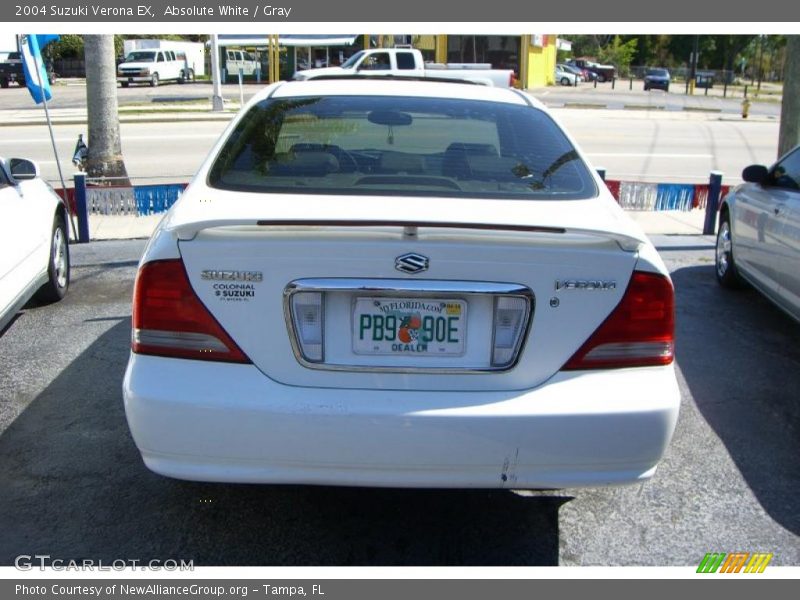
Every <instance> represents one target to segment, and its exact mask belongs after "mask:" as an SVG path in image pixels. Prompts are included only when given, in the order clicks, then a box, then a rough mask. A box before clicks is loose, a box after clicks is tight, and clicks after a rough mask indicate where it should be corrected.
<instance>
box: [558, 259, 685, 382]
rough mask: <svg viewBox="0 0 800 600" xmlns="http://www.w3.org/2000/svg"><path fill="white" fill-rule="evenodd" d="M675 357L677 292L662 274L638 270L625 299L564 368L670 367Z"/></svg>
mask: <svg viewBox="0 0 800 600" xmlns="http://www.w3.org/2000/svg"><path fill="white" fill-rule="evenodd" d="M674 354H675V293H674V290H673V288H672V283H671V282H670V280H669V279H668V278H666V277H664V276H663V275H658V274H655V273H644V272H641V271H636V272H634V273H633V276H632V277H631V280H630V283H629V284H628V289H627V290H625V295H624V296H623V297H622V300H621V301H620V303H619V304H618V305H617V307H616V308H615V309H614V311H613V312H612V313H611V314H610V315H609V316H608V318H607V319H606V320H605V321H604V322H603V324H602V325H601V326H600V327H599V328H598V329H597V331H595V332H594V333H593V334H592V336H591V337H590V338H589V339H588V340H587V341H586V343H585V344H584V345H583V346H582V347H581V349H580V350H578V351H577V352H576V353H575V354H574V355H573V356H572V358H570V359H569V361H567V364H566V365H564V367H563V369H565V370H570V369H610V368H616V367H642V366H652V365H668V364H670V363H671V362H672V360H673V358H674Z"/></svg>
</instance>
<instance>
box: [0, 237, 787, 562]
mask: <svg viewBox="0 0 800 600" xmlns="http://www.w3.org/2000/svg"><path fill="white" fill-rule="evenodd" d="M654 242H655V243H656V246H657V247H658V248H659V250H660V251H661V253H662V256H663V257H664V258H665V260H666V262H667V265H668V266H669V268H670V271H671V272H672V276H673V279H674V282H675V286H676V300H677V309H676V313H677V351H676V356H677V367H678V372H679V382H680V385H681V390H682V409H681V415H680V419H679V422H678V426H677V430H676V433H675V437H674V439H673V441H672V444H671V446H670V448H669V450H668V452H667V455H666V457H665V459H664V461H663V462H662V463H661V466H660V467H659V470H658V472H657V473H656V476H655V477H654V479H653V480H652V481H650V482H648V483H646V484H643V485H641V486H634V487H625V488H608V489H584V490H561V491H554V492H534V493H530V492H520V493H513V492H509V491H497V492H494V491H432V490H428V491H415V490H383V489H355V488H327V487H302V486H255V485H225V484H202V483H189V482H180V481H176V480H170V479H165V478H162V477H159V476H157V475H154V474H152V473H150V472H149V471H148V470H147V469H146V468H145V467H144V465H143V464H142V462H141V459H140V457H139V454H138V452H137V450H136V448H135V447H134V444H133V441H132V440H131V437H130V434H129V432H128V428H127V425H126V422H125V417H124V411H123V405H122V393H121V381H122V375H123V372H124V369H125V364H126V360H127V357H128V347H129V338H130V297H131V292H132V287H133V279H134V275H135V270H136V264H137V260H138V258H139V256H140V255H141V252H142V250H143V248H144V243H145V242H144V241H143V240H129V241H108V242H93V243H91V244H87V245H81V246H74V247H73V261H74V272H73V284H72V288H71V290H70V293H69V294H68V296H67V298H66V299H65V300H64V301H62V302H61V303H59V304H56V305H51V306H35V305H30V306H28V307H27V308H26V309H25V310H24V311H23V312H22V313H21V314H20V315H19V316H18V318H17V319H16V320H15V321H13V322H12V323H11V325H10V326H9V327H8V328H7V329H6V330H5V331H4V332H2V334H0V489H2V490H3V501H2V503H0V531H2V532H3V534H2V536H0V564H2V565H10V564H13V562H14V559H15V557H16V556H18V555H20V554H30V555H34V554H49V555H50V556H51V557H53V558H62V559H82V558H93V559H102V560H103V561H112V560H114V559H140V560H147V559H162V560H163V559H167V558H174V559H185V560H194V561H195V564H196V565H697V564H698V563H699V562H700V560H701V559H702V557H703V555H704V554H705V553H707V552H734V551H751V552H756V551H757V552H771V553H774V555H775V556H774V558H773V560H772V563H771V564H772V565H800V544H798V534H800V503H799V502H798V494H799V493H800V463H798V461H797V448H798V441H800V434H799V431H798V425H800V368H798V367H800V349H798V346H797V340H798V339H800V325H798V324H797V323H795V322H793V321H791V320H790V319H789V318H788V317H786V316H785V315H784V314H783V313H781V312H780V311H779V310H778V309H776V308H775V307H774V306H772V305H771V304H769V303H768V302H767V301H766V300H764V299H763V298H762V297H761V296H760V295H759V294H757V293H755V292H754V291H752V290H744V291H742V292H739V293H732V292H728V291H724V290H722V289H720V288H719V287H718V286H717V284H716V281H715V280H714V273H713V240H712V239H711V238H710V237H705V236H656V237H654ZM647 393H648V390H646V389H643V390H642V394H643V395H646V394H647Z"/></svg>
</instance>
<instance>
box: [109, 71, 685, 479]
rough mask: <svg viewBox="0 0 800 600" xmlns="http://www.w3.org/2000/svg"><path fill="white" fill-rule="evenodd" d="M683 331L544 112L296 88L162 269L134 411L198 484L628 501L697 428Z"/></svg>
mask: <svg viewBox="0 0 800 600" xmlns="http://www.w3.org/2000/svg"><path fill="white" fill-rule="evenodd" d="M673 306H674V301H673V286H672V283H671V281H670V279H669V276H668V273H667V270H666V268H665V266H664V264H663V262H662V261H661V259H660V257H659V256H658V254H657V253H656V251H655V249H654V247H653V246H652V245H651V244H650V242H649V241H648V240H647V238H646V237H645V236H644V235H643V233H642V232H641V231H640V230H639V229H638V228H637V226H636V225H635V224H633V223H632V222H631V221H629V219H628V218H627V217H626V216H625V215H624V214H623V213H622V211H621V210H620V209H619V208H618V206H617V204H616V203H615V201H614V200H613V198H612V197H611V196H610V194H609V193H608V192H607V190H606V188H605V186H604V185H603V183H602V181H601V180H600V179H599V178H598V176H597V175H596V174H595V173H594V172H593V171H592V170H591V169H590V168H589V167H588V166H587V164H586V163H585V161H584V159H583V157H582V155H581V153H580V152H579V151H578V150H577V149H576V148H575V145H574V144H573V143H572V141H571V140H570V139H569V137H568V136H567V135H566V134H565V133H564V132H563V131H562V130H561V128H560V127H559V126H558V125H557V124H556V123H555V122H554V121H553V119H552V118H551V117H550V116H549V115H548V113H547V111H546V110H545V109H544V107H543V106H542V105H540V104H539V103H538V102H537V101H536V100H534V99H532V98H531V97H530V96H527V95H526V94H524V93H520V92H518V91H515V90H510V89H496V88H488V87H483V86H478V85H467V84H463V83H452V82H451V83H443V82H422V81H409V80H403V81H374V80H367V81H364V80H352V79H351V80H347V81H343V80H338V81H319V80H316V81H306V82H292V83H278V84H274V85H272V86H269V87H267V88H265V89H264V90H263V92H261V93H260V94H259V95H258V96H257V97H256V98H254V99H253V100H252V101H251V102H250V103H249V105H248V106H247V107H246V108H245V109H244V110H243V111H242V113H241V114H240V115H239V116H238V117H237V118H236V120H235V121H234V122H233V123H232V124H231V126H230V127H229V129H228V130H227V131H226V133H225V134H224V135H223V136H222V140H221V141H220V142H219V143H218V144H217V146H216V147H215V148H214V149H213V151H212V152H211V155H210V157H209V158H208V160H207V161H206V162H205V164H204V165H203V166H202V167H201V169H200V171H199V172H198V174H197V176H196V177H195V179H194V180H193V181H192V182H191V185H190V186H189V188H188V189H187V191H186V193H185V194H184V196H183V197H182V198H181V199H180V200H179V201H178V202H177V203H176V205H175V206H174V207H173V208H172V210H171V211H170V212H169V213H168V215H167V216H166V217H165V218H164V220H163V221H162V223H161V225H160V226H159V227H158V229H157V231H156V232H155V233H154V234H153V237H152V239H151V241H150V243H149V245H148V246H147V249H146V251H145V253H144V256H143V258H142V260H141V264H140V267H139V272H138V276H137V280H136V286H135V292H134V301H133V332H132V353H131V356H130V362H129V364H128V368H127V373H126V376H125V380H124V398H125V409H126V413H127V418H128V422H129V425H130V428H131V432H132V434H133V438H134V440H135V442H136V445H137V447H138V448H139V450H140V451H141V454H142V456H143V458H144V462H145V463H146V465H147V466H148V467H149V468H150V469H152V470H153V471H155V472H157V473H161V474H163V475H167V476H170V477H176V478H181V479H191V480H203V481H232V482H268V483H314V484H336V485H364V486H412V487H485V488H491V487H509V488H561V487H572V486H596V485H606V484H621V483H632V482H637V481H641V480H644V479H647V478H649V477H650V476H651V475H652V474H653V473H654V471H655V469H656V465H657V463H658V461H659V459H660V458H661V456H662V455H663V453H664V451H665V449H666V447H667V445H668V443H669V440H670V437H671V435H672V432H673V430H674V427H675V422H676V419H677V415H678V405H679V391H678V386H677V382H676V377H675V373H674V369H673V364H672V363H673V343H674V342H673V323H674V321H673V319H674V317H673V312H674V309H673Z"/></svg>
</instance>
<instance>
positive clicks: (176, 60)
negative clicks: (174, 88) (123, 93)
mask: <svg viewBox="0 0 800 600" xmlns="http://www.w3.org/2000/svg"><path fill="white" fill-rule="evenodd" d="M193 79H194V71H193V70H192V69H191V68H189V66H188V64H187V61H186V54H184V53H183V52H180V51H178V52H176V51H175V50H159V49H153V50H134V51H133V52H129V53H128V55H127V56H126V57H125V60H124V61H123V62H121V63H120V64H119V66H118V67H117V81H118V82H119V83H120V84H121V85H122V87H128V85H129V84H131V83H149V84H150V85H151V86H152V87H156V86H158V84H159V83H161V82H162V81H177V82H178V83H184V82H185V81H192V80H193Z"/></svg>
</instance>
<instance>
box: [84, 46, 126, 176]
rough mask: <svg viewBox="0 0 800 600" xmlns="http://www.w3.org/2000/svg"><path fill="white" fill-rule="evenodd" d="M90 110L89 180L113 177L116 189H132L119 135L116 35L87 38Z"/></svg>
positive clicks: (88, 105) (87, 81) (87, 97)
mask: <svg viewBox="0 0 800 600" xmlns="http://www.w3.org/2000/svg"><path fill="white" fill-rule="evenodd" d="M83 44H84V56H85V59H86V107H87V113H88V122H89V154H88V157H87V161H86V171H87V173H88V175H89V177H107V178H110V177H113V178H115V179H113V180H111V182H110V183H111V184H112V185H130V180H128V172H127V170H126V169H125V162H124V160H123V159H122V144H121V142H120V134H119V113H118V106H117V77H116V64H115V61H114V36H113V35H84V36H83Z"/></svg>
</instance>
